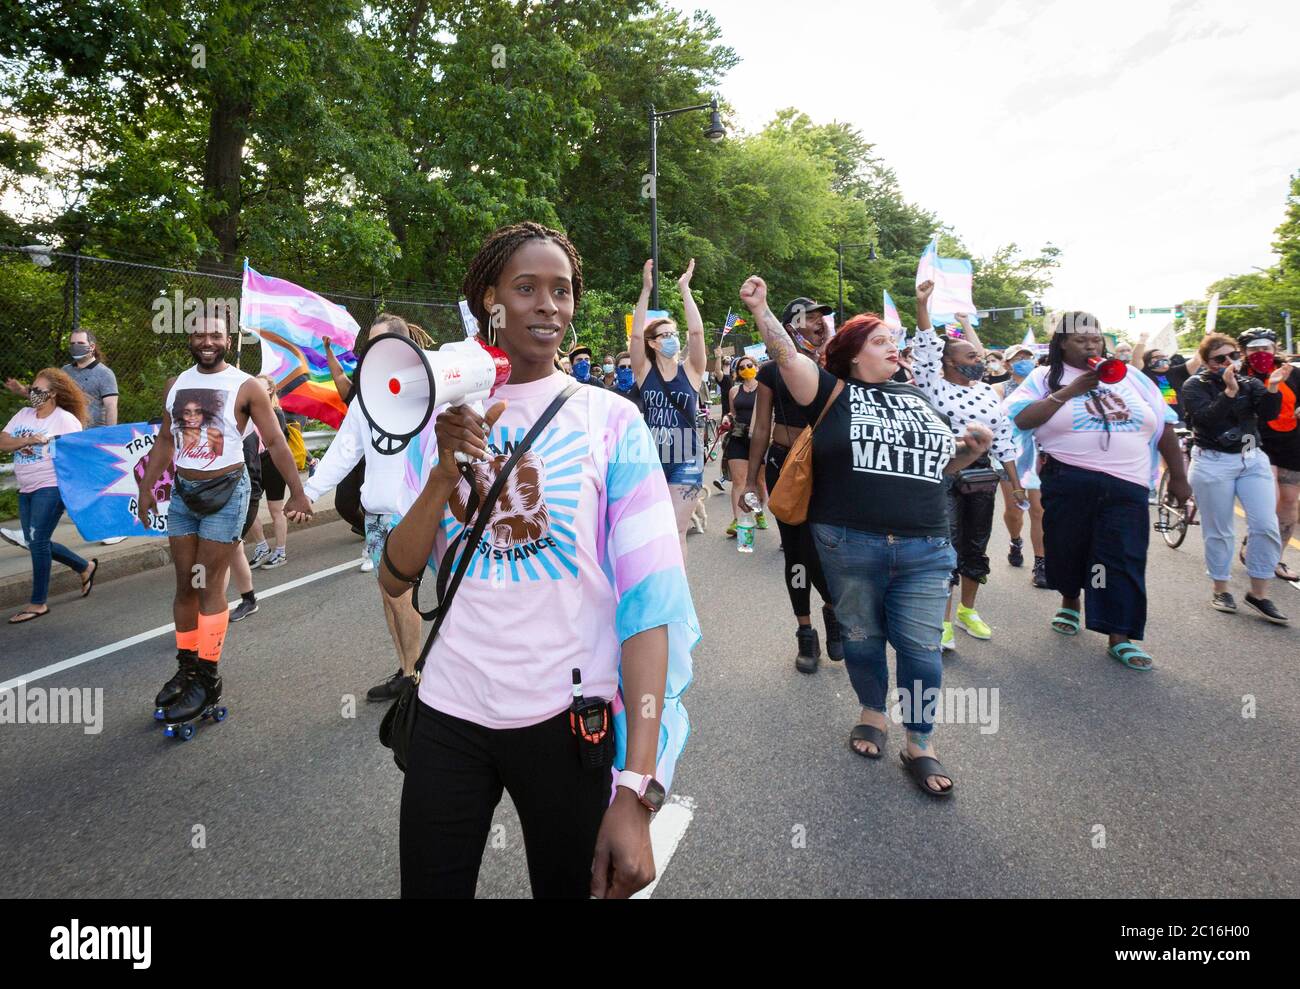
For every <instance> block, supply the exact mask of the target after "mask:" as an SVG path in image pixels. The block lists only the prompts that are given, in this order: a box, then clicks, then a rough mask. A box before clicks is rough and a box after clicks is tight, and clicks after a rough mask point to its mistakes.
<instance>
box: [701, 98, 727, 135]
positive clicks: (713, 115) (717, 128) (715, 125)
mask: <svg viewBox="0 0 1300 989" xmlns="http://www.w3.org/2000/svg"><path fill="white" fill-rule="evenodd" d="M704 136H705V137H707V138H708V139H709V140H710V141H721V140H722V139H723V138H724V137H726V136H727V129H726V128H725V127H723V126H722V117H721V116H720V115H719V114H718V101H717V99H716V98H715V99H714V100H713V102H712V104H711V105H710V107H709V126H708V127H706V128H704Z"/></svg>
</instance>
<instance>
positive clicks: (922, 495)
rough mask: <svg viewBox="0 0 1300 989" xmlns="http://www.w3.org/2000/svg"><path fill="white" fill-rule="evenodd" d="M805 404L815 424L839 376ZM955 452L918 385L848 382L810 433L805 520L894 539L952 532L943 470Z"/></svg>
mask: <svg viewBox="0 0 1300 989" xmlns="http://www.w3.org/2000/svg"><path fill="white" fill-rule="evenodd" d="M820 374H821V381H820V383H819V384H818V387H817V397H816V399H814V400H813V403H812V404H811V405H807V406H804V412H805V413H806V414H807V416H808V420H809V422H815V421H816V419H817V416H818V415H820V414H821V411H822V408H823V407H824V406H825V405H826V402H827V401H828V400H829V399H830V395H831V391H832V390H833V389H834V387H835V380H836V379H835V376H834V375H832V374H830V373H829V372H827V371H821V372H820ZM955 450H956V440H955V439H954V437H953V434H952V427H951V425H950V424H949V422H948V417H947V416H945V415H943V414H942V413H940V412H939V411H937V410H936V409H935V408H934V406H932V405H931V404H930V403H929V402H928V401H926V398H925V396H924V395H923V394H922V393H921V390H920V389H919V388H917V387H916V386H915V385H909V384H902V383H900V382H897V381H886V382H883V383H881V384H877V385H868V384H865V383H863V382H861V381H855V380H852V379H850V380H849V381H846V382H845V384H844V388H843V389H842V390H841V391H840V394H839V397H838V398H836V399H835V404H834V406H832V407H831V409H830V411H828V412H827V413H826V418H825V419H823V420H822V422H821V425H819V426H818V427H817V431H816V433H814V434H813V493H812V501H811V503H810V504H809V506H808V520H809V521H810V522H821V523H824V524H827V525H843V526H847V527H848V528H850V529H861V530H863V531H865V532H877V533H885V534H889V535H895V536H944V537H946V536H947V535H948V502H947V498H946V496H945V494H944V485H943V469H944V468H945V467H946V466H947V465H948V461H949V460H951V459H952V456H953V453H954V452H955Z"/></svg>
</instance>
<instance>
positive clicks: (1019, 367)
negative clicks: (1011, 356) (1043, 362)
mask: <svg viewBox="0 0 1300 989" xmlns="http://www.w3.org/2000/svg"><path fill="white" fill-rule="evenodd" d="M1035 366H1036V362H1034V361H1016V362H1015V363H1014V364H1012V365H1011V373H1012V374H1014V375H1015V376H1016V377H1018V378H1027V377H1029V372H1030V371H1032V370H1033V369H1034V367H1035Z"/></svg>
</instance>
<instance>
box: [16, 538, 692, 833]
mask: <svg viewBox="0 0 1300 989" xmlns="http://www.w3.org/2000/svg"><path fill="white" fill-rule="evenodd" d="M355 569H357V561H356V560H355V559H353V560H348V562H347V563H340V564H338V565H337V566H333V567H326V568H325V569H324V570H319V571H317V572H316V573H312V574H308V575H307V576H306V577H299V578H298V579H297V580H291V581H289V582H288V583H286V584H278V585H276V586H275V587H271V588H268V589H267V590H265V591H258V592H257V597H258V599H259V600H260V599H262V598H270V597H275V595H277V594H283V593H284V592H285V591H292V590H296V589H297V588H299V587H302V586H304V585H305V584H311V583H313V582H315V581H318V580H324V579H325V578H326V577H332V576H334V575H335V574H336V573H343V571H345V570H355ZM237 604H239V602H238V601H232V602H230V604H229V605H228V607H229V608H233V607H235V606H236V605H237ZM175 628H176V624H175V623H174V622H173V623H171V624H168V625H159V626H158V627H157V628H151V629H149V631H147V632H141V633H140V634H139V635H133V636H131V637H130V638H127V639H120V640H119V641H117V642H111V643H109V644H108V645H106V646H100V647H99V648H98V649H92V650H90V652H83V653H80V654H78V655H76V656H70V657H69V658H68V659H63V660H60V661H59V662H57V663H52V664H50V665H49V666H42V667H41V668H40V669H39V670H33V671H32V672H31V673H27V674H24V675H23V676H19V677H15V678H14V679H12V680H6V681H5V682H4V683H0V693H2V692H4V691H6V690H13V689H14V688H15V687H17V686H18V685H19V684H20V683H31V682H33V681H34V680H42V679H44V678H45V677H48V676H54V674H56V673H62V672H63V671H64V670H70V669H72V668H73V667H74V666H80V665H81V664H82V663H89V662H90V661H91V660H92V659H99V658H100V657H101V656H108V655H110V654H111V653H115V652H120V651H121V650H123V649H129V648H131V646H135V645H139V644H140V643H141V642H148V641H149V640H150V639H155V638H157V637H158V636H160V635H166V634H167V633H168V632H171V631H172V630H174V629H175ZM667 809H668V808H667V807H665V808H664V810H667Z"/></svg>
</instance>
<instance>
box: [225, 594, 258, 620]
mask: <svg viewBox="0 0 1300 989" xmlns="http://www.w3.org/2000/svg"><path fill="white" fill-rule="evenodd" d="M255 614H257V599H256V598H254V599H253V600H252V601H249V600H247V599H245V600H243V601H240V602H239V607H238V608H236V609H235V610H234V611H232V612H231V613H230V620H231V621H232V622H242V621H243V620H244V619H245V618H247V617H248V616H249V615H255Z"/></svg>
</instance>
